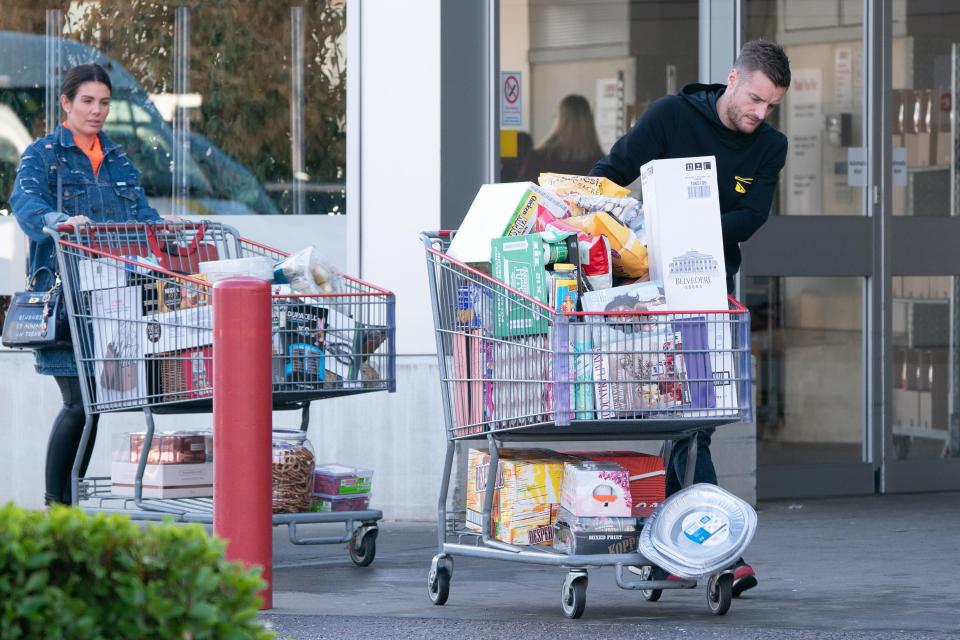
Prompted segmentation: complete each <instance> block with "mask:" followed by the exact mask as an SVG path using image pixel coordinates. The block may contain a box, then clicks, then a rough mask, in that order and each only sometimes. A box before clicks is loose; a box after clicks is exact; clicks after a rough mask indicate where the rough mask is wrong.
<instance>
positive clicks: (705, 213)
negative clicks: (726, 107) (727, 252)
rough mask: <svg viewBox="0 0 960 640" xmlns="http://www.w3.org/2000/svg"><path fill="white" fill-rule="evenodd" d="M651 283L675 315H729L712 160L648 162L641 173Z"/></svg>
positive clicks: (702, 158) (718, 201) (714, 168)
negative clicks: (716, 312)
mask: <svg viewBox="0 0 960 640" xmlns="http://www.w3.org/2000/svg"><path fill="white" fill-rule="evenodd" d="M640 179H641V186H642V190H643V211H644V216H645V220H646V223H647V240H648V246H647V251H648V253H649V258H650V280H655V281H660V282H662V283H663V287H664V293H665V294H666V299H667V307H668V308H669V309H670V310H674V311H687V310H690V311H714V310H726V309H727V273H726V268H725V266H724V262H723V234H722V232H721V230H720V199H719V193H718V191H717V163H716V160H715V159H714V157H713V156H703V157H698V158H675V159H669V160H651V161H650V162H648V163H647V164H645V165H643V167H641V169H640Z"/></svg>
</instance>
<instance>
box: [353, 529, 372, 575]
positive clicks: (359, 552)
mask: <svg viewBox="0 0 960 640" xmlns="http://www.w3.org/2000/svg"><path fill="white" fill-rule="evenodd" d="M360 532H361V530H360V529H358V530H357V533H360ZM357 533H354V534H353V539H352V540H350V545H349V549H350V559H351V560H353V563H354V564H355V565H357V566H358V567H366V566H368V565H369V564H370V563H371V562H373V559H374V558H375V557H376V555H377V533H378V529H376V528H373V529H367V530H366V531H365V532H363V533H362V537H361V538H360V542H359V543H357Z"/></svg>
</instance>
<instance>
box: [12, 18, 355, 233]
mask: <svg viewBox="0 0 960 640" xmlns="http://www.w3.org/2000/svg"><path fill="white" fill-rule="evenodd" d="M8 4H9V3H8ZM48 4H49V5H51V6H53V7H56V8H58V9H59V10H60V14H61V15H62V35H63V40H61V41H57V43H56V44H57V45H58V46H55V47H54V50H55V51H60V53H61V54H62V57H61V62H62V64H61V65H60V67H59V73H62V71H63V69H65V68H68V67H70V66H73V65H75V64H81V63H86V62H98V63H100V64H102V65H104V66H105V67H106V68H107V69H108V71H109V72H110V74H111V79H112V80H113V83H114V96H113V98H114V102H113V109H112V111H111V114H110V118H109V120H108V121H107V122H106V124H105V127H104V129H105V132H106V133H107V135H109V136H110V137H111V138H112V139H114V140H115V141H117V142H118V143H119V144H121V145H122V146H123V148H124V150H125V151H126V152H127V154H128V155H130V156H131V160H132V161H133V163H134V164H135V165H136V166H137V167H138V168H140V169H141V170H142V171H143V178H142V185H143V187H144V190H145V191H146V193H147V196H148V197H149V198H150V200H151V204H153V205H154V206H155V207H156V208H157V209H158V210H159V211H160V213H161V214H163V215H167V214H169V213H170V212H171V196H172V193H173V191H172V188H173V183H172V176H171V163H172V162H173V155H174V142H173V141H174V127H173V125H172V123H173V119H174V114H175V112H176V111H177V109H178V107H179V108H180V109H182V110H185V111H186V112H187V116H188V118H189V120H188V122H189V135H188V136H187V137H188V140H187V144H188V146H189V154H188V156H187V157H185V158H184V159H183V162H182V163H181V164H182V166H183V170H184V179H185V182H186V193H187V202H188V206H187V210H188V212H189V213H194V214H200V215H209V214H218V213H238V214H243V213H257V214H264V213H281V212H283V213H287V212H290V211H291V204H292V203H291V199H290V196H289V193H290V185H291V184H292V182H293V178H294V175H293V174H294V172H293V165H292V161H293V159H292V157H291V155H292V154H291V142H290V141H291V138H290V136H291V126H292V122H291V109H290V99H291V75H290V68H289V56H290V37H291V34H290V28H291V25H290V5H289V4H286V3H280V4H277V3H273V4H271V3H244V2H239V1H238V0H215V1H212V2H204V3H194V4H193V5H192V6H191V7H190V9H189V11H190V20H189V27H190V28H189V37H190V41H189V44H190V46H189V55H190V58H189V63H190V67H189V82H188V83H186V85H188V86H189V87H190V90H189V92H186V93H184V92H181V93H182V95H180V94H178V93H177V92H175V91H174V81H173V80H174V61H173V53H174V33H173V31H174V7H173V6H172V5H169V4H166V3H160V2H155V1H152V0H132V1H131V0H99V1H97V2H85V1H79V2H76V1H74V2H66V1H62V2H61V1H56V2H52V3H48ZM301 4H302V6H303V14H304V22H305V40H304V60H305V64H304V68H303V75H304V76H305V77H304V79H303V80H304V92H305V95H304V98H305V103H306V105H307V107H308V108H307V109H305V113H304V116H303V118H302V122H301V125H302V130H303V132H304V136H303V137H304V143H305V155H304V165H303V166H304V171H301V172H300V173H301V174H302V175H298V178H301V179H303V181H304V182H305V189H306V191H307V198H306V206H305V207H304V212H305V213H337V214H342V213H344V212H345V207H344V203H345V192H344V184H345V138H346V120H345V111H346V92H345V88H346V85H345V77H346V64H345V47H344V37H345V28H344V27H345V19H346V18H345V7H344V5H343V3H342V2H336V1H331V2H328V1H327V0H314V1H309V2H304V3H301ZM0 13H2V14H3V18H4V21H3V26H4V28H5V29H8V31H0V50H2V51H3V52H4V55H3V56H2V57H0V77H3V78H5V82H4V84H3V86H2V87H0V108H3V107H6V108H7V109H8V111H3V110H2V109H0V146H13V147H14V149H15V150H16V151H15V155H19V153H20V152H22V150H23V148H25V146H26V144H22V143H21V142H20V141H19V139H20V138H21V137H22V136H20V135H19V133H20V132H21V131H22V130H26V131H27V134H28V135H27V140H28V142H27V143H29V140H32V139H34V138H36V137H39V136H41V135H43V134H44V132H45V129H46V125H47V124H48V123H47V120H48V119H49V118H48V117H47V115H46V107H47V102H48V100H47V99H46V95H45V93H46V91H45V87H46V86H47V84H48V82H47V80H48V75H49V74H48V73H47V72H46V69H45V63H44V61H45V60H46V59H47V55H46V47H47V45H48V44H50V43H51V40H50V39H48V38H45V37H44V35H43V34H44V32H45V30H46V28H47V25H46V19H47V12H45V11H44V10H43V9H42V8H41V9H37V8H33V7H31V6H27V5H26V4H23V3H13V4H12V5H11V6H8V5H7V4H5V5H4V8H3V10H2V11H0ZM49 13H50V15H55V11H50V12H49ZM55 23H56V21H54V27H55V26H56V24H55ZM54 32H56V29H54ZM53 80H54V81H56V80H57V78H56V76H54V77H53ZM186 85H185V86H186ZM55 112H56V111H55ZM11 113H12V114H13V115H12V116H11ZM56 113H58V112H56ZM8 120H9V121H10V122H8ZM182 129H183V130H184V131H187V127H183V128H182ZM6 155H10V154H9V153H8V152H4V153H3V154H2V155H0V187H3V190H4V197H5V196H6V194H7V193H9V188H8V187H9V185H10V183H11V181H12V179H13V175H14V173H15V171H16V166H15V163H14V164H13V165H12V166H11V165H10V164H9V163H8V162H7V160H6Z"/></svg>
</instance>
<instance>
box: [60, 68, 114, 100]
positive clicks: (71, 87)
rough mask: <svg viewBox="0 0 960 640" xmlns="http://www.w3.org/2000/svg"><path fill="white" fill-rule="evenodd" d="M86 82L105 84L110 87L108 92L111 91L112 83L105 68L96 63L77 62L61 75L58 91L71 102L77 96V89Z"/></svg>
mask: <svg viewBox="0 0 960 640" xmlns="http://www.w3.org/2000/svg"><path fill="white" fill-rule="evenodd" d="M86 82H99V83H100V84H105V85H107V89H110V93H113V84H112V83H111V82H110V76H109V75H108V74H107V70H106V69H104V68H103V67H101V66H100V65H98V64H96V63H90V64H78V65H77V66H75V67H73V68H72V69H70V70H69V71H67V75H65V76H64V77H63V85H62V86H61V88H60V93H61V94H62V95H65V96H67V100H69V101H70V102H73V99H74V98H76V97H77V89H79V88H80V85H82V84H84V83H86Z"/></svg>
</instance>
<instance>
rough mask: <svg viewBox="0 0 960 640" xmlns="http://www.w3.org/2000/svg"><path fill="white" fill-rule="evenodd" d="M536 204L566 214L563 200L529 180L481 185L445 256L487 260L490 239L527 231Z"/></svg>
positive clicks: (463, 259)
mask: <svg viewBox="0 0 960 640" xmlns="http://www.w3.org/2000/svg"><path fill="white" fill-rule="evenodd" d="M538 207H543V208H544V209H546V210H548V211H549V212H550V213H552V214H553V215H554V216H555V217H557V218H565V217H567V216H568V215H570V210H569V209H568V208H567V205H566V204H564V202H563V200H561V199H560V198H559V197H558V196H556V195H554V194H553V193H552V192H550V191H547V190H546V189H544V188H542V187H539V186H537V185H535V184H534V183H532V182H505V183H502V184H485V185H483V186H481V187H480V191H479V192H477V196H476V198H474V200H473V204H471V205H470V209H469V211H467V216H466V217H465V218H464V220H463V224H461V225H460V230H459V231H457V233H456V235H454V237H453V240H452V241H451V242H450V247H449V248H448V249H447V255H449V256H450V257H451V258H455V259H457V260H460V261H461V262H490V241H491V240H493V239H494V238H499V237H500V236H522V235H524V234H526V233H529V232H530V230H531V229H532V228H533V224H534V222H535V221H536V218H537V208H538Z"/></svg>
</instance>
